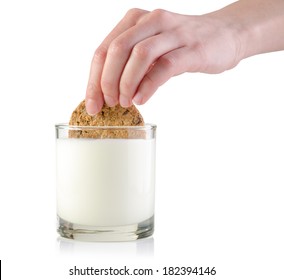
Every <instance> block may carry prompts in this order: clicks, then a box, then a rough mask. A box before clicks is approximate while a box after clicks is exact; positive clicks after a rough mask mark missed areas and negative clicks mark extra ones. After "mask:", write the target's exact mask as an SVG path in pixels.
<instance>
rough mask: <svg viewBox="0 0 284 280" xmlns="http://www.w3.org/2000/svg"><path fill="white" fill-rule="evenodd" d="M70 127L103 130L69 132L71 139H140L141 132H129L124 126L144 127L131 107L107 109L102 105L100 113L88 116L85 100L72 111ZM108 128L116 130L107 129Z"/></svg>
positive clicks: (137, 113) (107, 107)
mask: <svg viewBox="0 0 284 280" xmlns="http://www.w3.org/2000/svg"><path fill="white" fill-rule="evenodd" d="M69 125H71V126H98V127H101V126H103V128H97V129H96V128H90V129H88V128H86V129H83V130H82V129H80V130H76V128H74V130H70V132H69V137H72V138H74V137H75V138H140V137H141V133H142V131H141V130H139V129H137V130H129V129H127V128H123V127H124V126H144V120H143V117H142V116H141V114H140V112H139V111H138V110H137V108H136V107H135V106H134V105H132V106H131V107H129V108H123V107H121V106H120V105H116V106H115V107H109V106H107V105H106V104H104V105H103V108H102V109H101V111H100V112H99V113H98V114H96V115H94V116H90V115H89V114H88V113H87V111H86V106H85V100H83V101H82V102H81V103H80V104H79V105H78V107H77V108H76V109H75V110H74V111H73V113H72V115H71V119H70V122H69ZM108 126H115V127H116V128H111V129H108V128H107V127H108Z"/></svg>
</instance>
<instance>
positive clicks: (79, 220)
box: [57, 138, 155, 226]
mask: <svg viewBox="0 0 284 280" xmlns="http://www.w3.org/2000/svg"><path fill="white" fill-rule="evenodd" d="M154 177H155V140H154V139H151V140H146V139H83V138H81V139H57V214H58V216H59V217H60V218H62V219H64V220H66V221H68V222H71V223H75V224H81V225H89V226H122V225H131V224H136V223H140V222H142V221H145V220H147V219H149V218H151V217H152V216H153V215H154V180H155V178H154Z"/></svg>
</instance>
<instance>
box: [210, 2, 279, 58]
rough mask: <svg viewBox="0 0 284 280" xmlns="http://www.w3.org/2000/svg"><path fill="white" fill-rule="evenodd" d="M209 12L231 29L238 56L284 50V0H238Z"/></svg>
mask: <svg viewBox="0 0 284 280" xmlns="http://www.w3.org/2000/svg"><path fill="white" fill-rule="evenodd" d="M211 15H212V16H213V17H217V18H219V19H221V20H224V22H225V23H226V24H228V25H231V27H232V28H233V29H235V31H236V34H238V35H236V36H239V38H238V40H240V45H241V50H240V56H241V58H246V57H249V56H252V55H256V54H260V53H266V52H272V51H279V50H284V0H240V1H237V2H235V3H233V4H231V5H229V6H227V7H224V8H223V9H221V10H218V11H216V12H213V13H211Z"/></svg>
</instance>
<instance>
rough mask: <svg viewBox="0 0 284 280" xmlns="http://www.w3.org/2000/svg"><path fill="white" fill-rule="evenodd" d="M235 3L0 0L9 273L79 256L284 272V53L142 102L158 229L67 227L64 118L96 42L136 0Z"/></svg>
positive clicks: (26, 274)
mask: <svg viewBox="0 0 284 280" xmlns="http://www.w3.org/2000/svg"><path fill="white" fill-rule="evenodd" d="M228 3H230V1H219V0H218V1H217V0H210V1H209V0H207V1H205V0H202V1H193V0H192V1H190V0H188V1H163V0H156V1H150V0H144V1H138V0H124V1H110V0H104V1H90V0H88V1H87V0H86V1H13V0H10V1H5V0H4V1H3V0H1V2H0V31H1V32H0V102H1V103H0V104H1V109H0V117H1V127H0V133H1V138H0V141H1V146H0V163H1V173H0V174H1V175H0V176H1V177H0V259H1V260H2V270H3V271H2V276H3V279H43V280H44V279H71V278H72V277H71V276H68V270H69V269H70V268H72V267H73V266H74V265H77V266H78V267H82V268H83V267H87V266H93V267H98V268H103V267H109V266H110V265H112V266H113V267H120V266H121V265H129V267H148V268H154V269H160V270H161V269H162V267H163V266H166V265H168V266H176V265H177V266H204V267H206V266H210V267H213V266H215V267H216V270H217V275H216V276H215V277H212V276H211V277H208V278H207V277H205V276H199V277H197V278H194V277H192V279H203V278H205V279H230V280H234V279H274V280H278V279H283V277H284V271H283V261H284V260H283V258H284V257H283V251H284V241H283V240H284V238H283V236H284V225H283V220H284V203H283V193H284V192H283V183H284V148H283V146H284V131H283V122H284V90H283V89H284V85H283V73H284V53H283V52H278V53H273V54H266V55H260V56H255V57H252V58H249V59H247V60H245V61H243V62H241V63H240V64H239V66H238V67H237V68H235V69H233V70H231V71H228V72H225V73H223V74H219V75H205V74H184V75H181V76H179V77H176V78H173V79H171V80H170V81H169V82H168V83H167V84H166V85H164V86H162V87H161V88H160V89H159V90H158V92H157V93H156V94H155V95H154V97H153V98H151V100H150V101H149V102H148V103H147V104H145V105H143V106H140V107H139V109H140V111H141V112H142V114H143V115H144V118H145V120H146V121H147V122H152V123H155V124H157V125H158V131H157V179H156V230H155V234H154V236H153V237H152V238H149V239H145V240H140V241H137V242H126V243H80V242H68V241H65V240H62V239H60V238H58V235H57V233H56V209H55V199H56V198H55V131H54V124H55V123H57V122H67V121H68V120H69V117H70V114H71V112H72V111H73V109H74V108H75V107H76V106H77V104H78V103H79V102H80V101H81V100H82V99H83V98H84V94H85V88H86V82H87V78H88V73H89V66H90V61H91V58H92V55H93V52H94V50H95V49H96V47H97V46H98V45H99V43H100V42H101V41H102V40H103V38H104V37H105V36H106V35H107V33H108V32H109V31H110V30H111V29H112V27H113V26H114V25H115V24H116V23H117V21H118V20H119V19H120V18H121V17H122V16H123V15H124V14H125V12H126V11H127V10H128V9H130V8H132V7H140V8H143V9H149V10H152V9H155V8H164V9H168V10H171V11H175V12H178V13H185V14H202V13H205V12H209V11H212V10H214V9H218V8H220V7H222V6H224V5H225V4H228ZM96 278H97V279H112V278H113V279H115V278H114V277H112V278H110V277H99V276H97V277H96ZM116 278H117V277H116ZM138 278H139V277H137V279H138ZM163 278H165V279H166V278H169V276H168V277H166V276H161V275H160V276H159V275H155V276H154V277H140V279H163ZM72 279H95V277H91V278H90V277H82V276H81V277H74V276H73V278H72ZM121 279H124V277H121ZM170 279H190V277H183V276H176V277H170Z"/></svg>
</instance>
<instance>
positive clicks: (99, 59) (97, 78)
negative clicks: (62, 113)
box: [86, 9, 147, 115]
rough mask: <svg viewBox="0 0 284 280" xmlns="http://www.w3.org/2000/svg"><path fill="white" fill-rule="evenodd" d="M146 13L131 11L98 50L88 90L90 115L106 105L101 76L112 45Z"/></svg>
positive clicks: (87, 101)
mask: <svg viewBox="0 0 284 280" xmlns="http://www.w3.org/2000/svg"><path fill="white" fill-rule="evenodd" d="M145 13H147V11H144V10H140V9H132V10H130V11H129V12H128V13H127V14H126V15H125V17H124V18H123V19H122V20H121V21H120V22H119V23H118V24H117V26H116V27H115V28H114V29H113V30H112V31H111V33H110V34H109V35H108V36H107V37H106V38H105V40H104V41H103V42H102V44H101V45H100V46H99V48H98V49H97V50H96V52H95V54H94V57H93V59H92V63H91V69H90V74H89V81H88V85H87V90H86V110H87V112H88V113H89V114H90V115H95V114H96V113H98V112H99V111H100V110H101V108H102V106H103V103H104V97H103V92H102V89H101V76H102V71H103V68H104V63H105V60H106V56H107V51H108V47H109V45H110V43H111V42H112V41H113V40H114V39H115V38H116V37H117V36H119V35H120V34H121V33H123V32H124V31H125V30H128V29H129V28H130V27H132V26H134V25H135V24H136V22H137V20H138V19H139V18H140V17H141V15H143V14H145Z"/></svg>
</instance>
